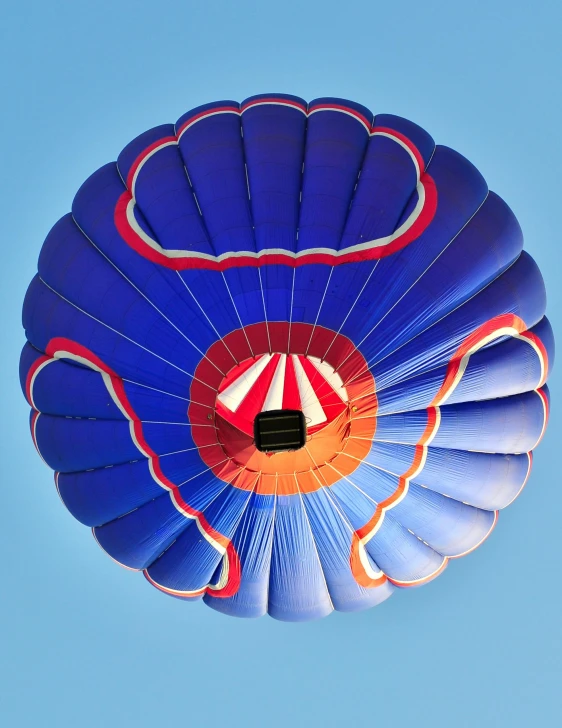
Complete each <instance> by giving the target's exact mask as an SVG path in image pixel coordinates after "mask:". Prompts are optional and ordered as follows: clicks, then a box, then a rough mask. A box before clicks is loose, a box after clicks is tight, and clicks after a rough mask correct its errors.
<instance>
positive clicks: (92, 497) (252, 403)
mask: <svg viewBox="0 0 562 728" xmlns="http://www.w3.org/2000/svg"><path fill="white" fill-rule="evenodd" d="M545 312H546V294H545V290H544V284H543V281H542V277H541V274H540V271H539V269H538V267H537V265H536V263H535V262H534V261H533V259H532V258H531V256H530V255H529V254H528V253H527V252H526V251H524V250H523V234H522V231H521V229H520V226H519V224H518V222H517V219H516V217H515V215H514V213H513V212H512V211H511V210H510V208H509V207H508V206H507V204H506V203H505V202H504V201H503V200H502V199H501V198H500V197H499V196H498V195H496V194H495V193H494V192H491V191H490V190H489V189H488V186H487V184H486V182H485V180H484V179H483V177H482V175H481V174H480V172H479V171H478V170H477V169H476V168H475V167H474V166H473V165H472V164H471V163H470V162H469V161H468V160H466V159H465V158H464V157H462V156H461V155H460V154H458V153H457V152H456V151H454V150H452V149H449V148H447V147H444V146H441V145H439V144H435V142H434V140H433V138H432V137H431V136H430V135H429V134H428V133H427V132H426V131H425V130H423V129H422V128H421V127H419V126H417V125H416V124H414V123H413V122H411V121H408V120H406V119H402V118H400V117H397V116H393V115H390V114H378V115H374V114H373V113H372V112H371V111H370V110H369V109H367V108H366V107H364V106H362V105H361V104H357V103H355V102H352V101H348V100H345V99H338V98H332V97H326V98H320V99H315V100H313V101H311V102H306V101H305V100H303V99H301V98H299V97H297V96H291V95H288V94H261V95H257V96H252V97H250V98H248V99H246V100H244V101H242V102H241V103H239V102H236V101H232V100H222V101H217V102H213V103H210V104H205V105H203V106H200V107H197V108H195V109H192V110H191V111H188V112H187V113H186V114H183V115H182V116H181V117H180V118H179V119H178V120H177V121H176V123H175V124H171V123H169V124H163V125H160V126H157V127H154V128H153V129H150V130H148V131H146V132H144V133H143V134H140V135H139V136H137V137H136V138H135V139H133V140H132V141H131V142H130V143H129V144H127V145H126V146H125V147H124V149H123V150H122V151H121V153H120V154H119V155H118V159H117V161H116V162H115V163H110V164H107V165H105V166H103V167H101V168H100V169H99V170H97V171H96V172H94V174H92V175H91V176H90V177H89V178H88V179H87V180H86V181H85V182H84V184H83V185H82V186H81V188H80V189H79V190H78V192H77V194H76V196H75V198H74V201H73V204H72V212H71V213H69V214H67V215H65V216H63V217H62V218H61V219H60V220H59V221H58V222H57V223H56V224H55V225H54V226H53V228H52V230H51V231H50V232H49V234H48V235H47V238H46V240H45V242H44V244H43V248H42V250H41V254H40V256H39V262H38V272H37V275H36V276H35V277H34V279H33V280H32V282H31V284H30V286H29V289H28V291H27V294H26V297H25V300H24V305H23V326H24V329H25V335H26V339H27V343H26V344H25V346H24V348H23V351H22V355H21V360H20V381H21V386H22V390H23V392H24V394H25V397H26V399H27V401H28V403H29V405H30V407H31V413H30V429H31V435H32V438H33V441H34V443H35V446H36V448H37V450H38V452H39V454H40V455H41V457H42V458H43V460H44V461H45V462H46V464H47V465H48V466H49V467H50V468H51V469H52V470H54V471H55V483H56V489H57V491H58V494H59V495H60V497H61V499H62V501H63V503H64V504H65V505H66V507H67V508H68V510H69V511H70V512H71V513H72V515H73V516H74V517H75V518H76V519H78V520H79V521H80V522H81V523H83V524H85V525H87V526H89V527H90V528H92V530H93V533H94V537H95V538H96V540H97V542H98V543H99V545H100V546H101V547H102V549H103V550H104V551H106V552H107V554H109V556H110V557H111V558H112V559H113V560H114V561H116V562H117V563H119V564H121V565H122V566H124V567H126V568H128V569H132V570H137V571H143V572H144V575H145V577H146V579H147V580H148V582H149V583H151V584H152V585H153V586H154V587H156V588H158V589H159V590H161V591H163V592H164V593H166V594H168V595H170V596H173V597H176V598H180V599H185V600H203V601H204V603H205V604H207V605H208V606H210V607H211V608H213V609H216V610H217V611H220V612H223V613H225V614H228V615H231V616H239V617H258V616H262V615H264V614H270V615H271V616H273V617H274V618H276V619H282V620H286V621H305V620H309V619H317V618H320V617H323V616H326V615H328V614H330V613H331V612H332V611H333V610H337V611H343V612H354V611H358V610H362V609H367V608H370V607H373V606H375V605H377V604H379V603H381V602H383V601H384V600H386V599H387V598H388V597H390V596H391V595H392V594H393V592H394V591H395V590H396V589H400V588H409V587H414V586H418V585H422V584H425V583H427V582H429V581H431V580H433V579H435V578H436V577H437V576H439V574H441V573H442V572H443V570H444V569H445V568H446V567H447V566H448V564H449V562H450V561H451V560H452V559H455V558H458V557H460V556H463V555H465V554H468V553H470V552H471V551H473V550H474V549H475V548H477V547H478V546H480V544H482V543H483V542H484V541H485V539H486V538H487V537H488V536H489V535H490V533H491V532H492V530H493V529H494V527H495V525H496V522H497V520H498V511H499V510H500V509H503V508H505V507H507V506H508V505H509V504H510V503H512V502H513V500H515V498H517V496H518V495H519V494H520V493H521V492H522V490H523V489H524V487H525V485H526V484H527V482H528V480H529V476H530V472H531V468H532V462H533V450H534V449H535V447H536V446H537V445H538V443H539V442H540V440H541V438H542V437H543V436H544V433H545V429H546V425H547V421H548V415H549V408H550V400H549V393H548V387H547V385H546V382H547V379H548V376H549V374H550V372H551V371H552V366H553V362H554V355H555V351H554V349H555V347H554V336H553V333H552V328H551V325H550V323H549V321H548V319H547V318H546V316H545ZM276 408H286V409H300V410H302V411H303V412H304V414H305V418H306V420H307V441H306V444H305V446H304V447H303V448H301V449H300V450H298V451H295V452H278V453H275V454H271V453H263V452H259V451H257V450H256V448H255V444H254V441H253V435H252V432H253V429H252V428H253V420H254V418H255V417H256V416H257V414H258V413H259V412H260V411H264V410H268V409H269V410H272V409H276Z"/></svg>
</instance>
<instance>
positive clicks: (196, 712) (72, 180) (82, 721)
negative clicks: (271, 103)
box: [0, 0, 562, 728]
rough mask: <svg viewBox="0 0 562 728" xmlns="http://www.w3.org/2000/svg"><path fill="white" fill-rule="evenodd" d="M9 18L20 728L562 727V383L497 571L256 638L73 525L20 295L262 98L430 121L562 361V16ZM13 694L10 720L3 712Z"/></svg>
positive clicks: (8, 381)
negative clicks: (158, 174)
mask: <svg viewBox="0 0 562 728" xmlns="http://www.w3.org/2000/svg"><path fill="white" fill-rule="evenodd" d="M2 7H3V9H2V16H1V19H0V26H1V27H0V69H1V72H0V83H1V99H2V113H1V115H0V132H1V138H2V140H3V142H2V144H1V145H0V200H1V207H2V213H1V215H0V233H1V245H2V253H3V263H2V265H1V266H0V276H1V285H0V296H1V297H2V303H1V309H0V310H1V311H2V317H1V326H2V357H1V360H0V367H1V370H2V371H1V378H0V382H1V387H2V394H1V403H2V404H1V409H0V413H1V427H2V432H1V437H0V447H1V449H2V452H1V456H2V464H3V468H2V477H1V487H2V501H1V508H0V523H1V528H0V540H1V552H2V554H3V563H2V588H1V597H0V630H1V635H0V637H1V641H0V673H2V674H1V675H0V720H1V722H2V723H3V725H6V726H10V727H11V726H14V727H16V726H17V728H20V727H22V728H26V727H27V726H34V727H39V728H42V727H43V726H47V728H48V727H50V726H62V727H63V728H66V726H72V728H82V727H84V728H89V727H90V726H100V725H103V726H142V727H144V726H153V725H158V726H162V725H166V724H167V723H168V722H171V721H178V724H180V723H179V722H180V721H181V725H203V726H207V725H217V724H220V725H223V726H225V725H226V726H233V727H238V726H245V727H246V726H247V727H248V728H253V727H254V726H255V727H259V728H262V727H263V726H267V727H269V726H271V727H273V728H276V727H277V726H286V725H294V726H301V725H303V726H304V725H312V726H322V727H324V726H326V727H331V726H347V725H352V724H353V725H359V724H362V725H368V726H378V725H380V726H385V727H386V726H403V725H404V726H405V725H412V726H431V728H441V727H443V728H445V727H446V728H457V727H458V728H463V727H464V726H479V728H484V727H487V726H501V727H503V726H509V727H510V728H518V727H519V726H530V725H533V726H553V725H555V724H557V722H558V720H559V701H560V684H561V680H562V658H561V656H560V655H561V648H562V644H561V642H562V640H561V637H562V624H561V617H560V615H561V597H562V589H561V587H560V581H559V578H560V514H561V509H562V488H561V483H560V467H559V461H558V455H559V454H560V453H559V443H560V438H561V434H562V420H561V409H560V405H559V396H558V395H559V391H560V381H561V372H562V368H561V367H558V369H557V370H555V373H554V376H553V377H552V378H551V381H550V382H549V384H550V386H551V393H552V404H553V413H552V417H551V422H550V427H549V430H548V432H547V435H546V437H545V439H544V440H543V443H542V444H541V446H540V447H539V449H538V451H537V453H536V458H535V467H534V470H533V474H532V477H531V480H530V482H529V484H528V487H527V489H526V490H525V492H524V493H523V495H522V496H521V497H520V499H519V500H518V501H517V502H516V503H515V504H514V505H513V506H511V507H510V508H509V509H508V510H507V511H506V512H504V513H502V514H501V515H500V520H499V524H498V528H497V529H496V531H495V532H494V534H493V536H492V537H491V538H490V539H489V541H488V542H487V543H486V544H485V545H484V546H483V547H482V548H481V549H479V550H478V551H477V552H475V553H474V554H472V555H471V556H469V557H467V558H466V559H461V560H460V561H458V562H454V563H452V564H451V566H450V568H449V569H447V571H446V572H445V573H444V574H443V576H441V577H440V578H439V579H438V580H437V581H435V582H433V583H432V584H430V585H428V586H426V587H423V588H421V589H418V590H410V591H405V592H401V593H398V594H396V595H395V596H394V597H393V598H392V599H390V600H389V601H387V602H386V603H384V604H383V605H382V606H379V607H378V608H376V609H374V610H372V611H369V612H364V613H361V614H357V615H343V614H333V615H332V616H331V617H329V618H328V619H325V620H322V621H320V622H317V623H309V624H304V625H294V624H283V623H279V622H276V621H274V620H272V619H270V618H264V619H261V620H258V621H241V620H235V619H232V618H227V617H224V616H222V615H220V614H218V613H216V612H214V611H212V610H210V609H208V608H206V607H205V606H204V605H203V604H202V603H196V604H186V603H184V602H181V601H178V600H174V599H171V598H167V597H165V596H164V595H162V594H160V593H159V592H157V591H156V590H155V589H152V588H151V587H150V586H149V585H148V584H147V583H146V581H145V580H144V579H143V578H142V576H140V575H138V574H134V573H130V572H127V571H125V570H123V569H120V568H119V567H117V566H116V565H115V564H114V563H113V562H112V561H111V560H110V559H109V558H107V557H106V556H104V554H103V553H102V552H101V551H100V549H99V547H98V546H97V545H96V544H95V542H94V540H93V539H92V538H91V536H90V534H89V532H88V530H87V529H86V528H84V527H83V526H81V525H80V524H78V523H77V522H75V521H74V520H73V519H72V518H71V516H70V515H69V514H68V513H67V512H66V510H65V509H64V507H63V506H62V504H61V503H60V501H59V499H58V498H57V495H56V491H55V488H54V485H53V480H52V475H51V473H50V472H49V471H48V470H47V468H46V467H45V466H44V465H43V463H42V462H41V461H40V459H39V457H38V456H37V454H36V453H35V450H34V448H33V445H32V442H31V438H30V436H29V431H28V407H27V405H26V403H25V401H24V399H23V397H22V395H21V392H20V388H19V383H18V380H17V363H18V358H19V352H20V348H21V346H22V344H23V341H24V336H23V331H22V329H21V323H20V310H21V303H22V299H23V296H24V293H25V289H26V287H27V284H28V282H29V280H30V279H31V277H32V276H33V274H34V272H35V270H36V261H37V256H38V253H39V249H40V246H41V243H42V240H43V238H44V237H45V235H46V233H47V232H48V230H49V228H50V227H51V225H52V224H53V223H54V222H55V221H56V220H57V219H58V218H59V217H60V216H61V215H63V214H64V213H65V212H67V211H68V210H69V208H70V203H71V200H72V197H73V194H74V192H75V191H76V189H77V188H78V186H79V185H80V183H81V182H82V181H83V180H84V179H85V178H86V177H87V176H88V175H89V174H90V173H91V172H93V171H94V170H95V169H96V168H98V167H99V166H101V165H102V164H104V163H105V162H107V161H109V160H111V159H115V158H116V155H117V154H118V152H119V151H120V149H121V148H122V147H123V146H124V144H125V143H126V142H127V141H129V139H131V138H132V137H134V136H135V135H137V134H138V133H140V132H141V131H143V130H145V129H146V128H149V127H151V126H153V125H156V124H159V123H162V122H166V121H172V122H173V121H174V120H175V119H176V118H177V117H178V116H180V114H181V113H182V112H184V111H186V110H188V109H190V108H191V107H193V106H196V105H198V104H201V103H204V102H207V101H212V100H215V99H219V98H235V99H239V100H242V99H244V98H245V97H247V96H249V95H251V94H255V93H262V92H267V91H277V92H286V93H293V94H296V95H299V96H302V97H304V98H307V99H312V98H314V97H317V96H323V95H330V96H342V97H347V98H350V99H354V100H356V101H358V102H361V103H363V104H365V105H366V106H368V107H370V108H371V109H372V110H373V111H375V112H390V113H395V114H400V115H403V116H406V117H409V118H411V119H412V120H414V121H416V122H417V123H419V124H421V125H422V126H424V127H425V128H427V129H428V130H429V131H430V132H431V133H432V134H433V136H434V137H435V139H436V140H438V141H439V142H440V143H444V144H448V145H450V146H452V147H454V148H455V149H457V150H458V151H460V152H461V153H462V154H464V155H465V156H467V157H468V158H469V159H470V160H471V161H472V162H474V163H475V164H476V165H477V166H478V167H479V169H480V170H481V171H482V172H483V174H484V176H485V177H486V179H487V181H488V183H489V185H490V187H491V188H492V189H493V190H495V191H496V192H498V193H499V194H500V195H501V196H503V197H504V198H505V199H506V200H507V202H508V203H509V204H510V205H511V207H512V208H513V209H514V211H515V213H516V215H517V216H518V218H519V220H520V222H521V224H522V227H523V230H524V233H525V239H526V248H527V250H528V251H529V252H530V253H531V254H532V255H533V256H534V257H535V258H536V259H537V261H538V263H539V265H540V267H541V269H542V271H543V273H544V275H545V279H546V284H547V290H548V294H549V308H548V312H549V316H550V318H551V320H552V322H553V326H554V330H555V332H558V336H560V333H559V332H560V331H561V317H562V285H561V282H560V275H561V272H562V255H561V252H560V249H561V241H560V232H559V230H560V223H559V219H560V209H561V203H560V182H559V179H560V166H561V163H562V145H561V141H560V139H561V136H560V119H561V116H562V95H561V94H560V82H561V76H560V68H561V65H562V51H561V45H560V31H561V30H562V5H561V4H560V3H559V2H556V1H555V0H552V2H545V1H542V0H537V1H536V2H534V3H523V2H517V1H515V2H513V0H511V1H510V0H505V1H503V0H487V1H485V2H484V1H482V0H472V2H470V3H467V2H459V1H458V0H453V1H452V2H451V0H425V1H424V2H418V1H416V2H414V1H412V0H401V1H400V2H394V3H392V2H380V3H376V2H361V1H358V0H345V1H341V0H340V1H339V2H332V1H331V0H323V1H322V2H321V1H319V0H312V1H308V0H282V2H275V3H273V2H270V1H269V0H261V1H260V0H253V1H250V0H238V1H237V2H231V1H226V0H212V2H210V1H209V0H202V1H200V2H194V1H186V0H179V1H178V2H176V3H173V4H167V3H156V2H155V1H154V0H153V1H150V2H149V1H146V0H134V1H132V0H131V1H129V0H112V1H107V0H98V1H97V2H93V1H92V2H84V1H82V0H66V1H61V0H50V2H44V1H43V0H33V1H31V2H29V1H27V2H26V1H25V0H19V2H15V1H14V0H12V1H11V2H10V1H9V0H6V2H5V3H4V4H3V6H2ZM2 693H3V696H2V695H1V694H2Z"/></svg>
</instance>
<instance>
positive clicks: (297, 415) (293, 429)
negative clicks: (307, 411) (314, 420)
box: [254, 409, 306, 452]
mask: <svg viewBox="0 0 562 728" xmlns="http://www.w3.org/2000/svg"><path fill="white" fill-rule="evenodd" d="M254 439H255V443H256V448H257V449H258V450H260V451H261V452H283V451H285V450H300V448H301V447H304V445H305V443H306V420H305V419H304V414H303V413H302V412H301V411H300V410H284V409H281V410H269V411H267V412H260V413H259V415H258V416H257V417H256V419H255V420H254Z"/></svg>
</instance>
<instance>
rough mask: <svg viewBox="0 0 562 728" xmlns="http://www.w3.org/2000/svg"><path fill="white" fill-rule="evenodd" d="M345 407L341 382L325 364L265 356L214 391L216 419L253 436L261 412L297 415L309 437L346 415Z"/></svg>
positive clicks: (242, 367) (296, 357) (291, 356)
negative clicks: (296, 412) (302, 418)
mask: <svg viewBox="0 0 562 728" xmlns="http://www.w3.org/2000/svg"><path fill="white" fill-rule="evenodd" d="M347 404H348V393H347V390H346V388H345V387H344V386H343V382H342V379H341V377H340V376H339V374H337V373H336V372H335V371H334V368H333V367H332V366H330V364H328V363H327V362H325V361H321V360H320V359H318V358H317V357H313V356H308V357H307V356H303V355H299V354H264V355H262V356H260V357H258V358H256V359H248V360H246V361H245V362H242V364H240V365H239V366H237V367H235V368H234V369H233V370H232V371H231V372H229V374H228V376H227V377H226V378H225V379H224V381H223V382H222V384H221V386H220V387H219V392H218V396H217V413H218V414H219V415H221V417H223V418H224V419H226V420H227V421H228V422H229V423H230V424H232V425H234V426H235V427H236V428H237V429H239V430H241V431H242V432H245V433H246V434H248V435H253V431H254V419H255V418H256V416H257V415H258V414H259V413H260V412H266V411H269V410H277V409H298V410H301V411H302V412H303V413H304V416H305V418H306V421H307V428H308V431H309V432H311V433H313V432H317V431H318V430H320V429H321V428H322V427H324V426H325V425H327V424H329V423H330V422H333V421H334V420H335V419H336V418H337V417H339V415H341V414H342V412H345V411H346V409H347Z"/></svg>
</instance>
